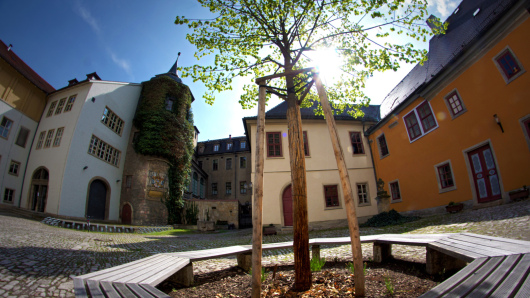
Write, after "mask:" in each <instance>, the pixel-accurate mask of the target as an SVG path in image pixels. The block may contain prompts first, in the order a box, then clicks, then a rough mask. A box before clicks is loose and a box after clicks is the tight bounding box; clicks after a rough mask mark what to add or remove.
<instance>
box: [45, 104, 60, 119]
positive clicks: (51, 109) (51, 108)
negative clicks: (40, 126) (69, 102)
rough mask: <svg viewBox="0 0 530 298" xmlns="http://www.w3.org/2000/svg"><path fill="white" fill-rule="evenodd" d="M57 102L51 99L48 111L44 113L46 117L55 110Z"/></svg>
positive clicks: (51, 114)
mask: <svg viewBox="0 0 530 298" xmlns="http://www.w3.org/2000/svg"><path fill="white" fill-rule="evenodd" d="M58 102H59V101H58V100H54V101H52V103H51V104H50V107H49V108H48V112H47V113H46V118H48V117H51V116H53V112H55V107H57V103H58Z"/></svg>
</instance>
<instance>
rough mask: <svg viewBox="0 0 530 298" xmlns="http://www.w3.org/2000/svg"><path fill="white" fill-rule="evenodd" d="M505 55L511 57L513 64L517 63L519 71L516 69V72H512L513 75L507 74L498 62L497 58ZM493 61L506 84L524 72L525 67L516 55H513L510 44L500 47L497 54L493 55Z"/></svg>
mask: <svg viewBox="0 0 530 298" xmlns="http://www.w3.org/2000/svg"><path fill="white" fill-rule="evenodd" d="M507 55H510V56H511V58H513V62H515V64H517V66H518V67H519V69H520V70H519V71H517V73H515V74H513V75H509V74H508V73H507V72H506V70H505V68H504V66H503V65H502V64H501V63H500V62H499V60H500V59H501V58H503V57H505V56H507ZM492 60H493V63H494V64H495V66H496V67H497V69H498V70H499V72H500V74H501V76H502V78H503V79H504V82H505V83H506V84H509V83H511V82H512V81H513V80H515V79H517V78H518V77H520V76H521V75H522V74H524V73H525V72H526V69H525V68H524V66H523V64H522V63H521V61H520V60H519V59H518V58H517V56H516V55H515V53H514V52H513V50H512V49H511V48H510V46H506V47H505V48H504V49H502V50H501V51H500V52H499V53H498V54H497V55H495V57H493V59H492Z"/></svg>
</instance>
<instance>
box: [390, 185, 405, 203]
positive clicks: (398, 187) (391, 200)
mask: <svg viewBox="0 0 530 298" xmlns="http://www.w3.org/2000/svg"><path fill="white" fill-rule="evenodd" d="M393 185H397V190H398V192H399V198H398V199H394V189H395V188H392V186H393ZM388 190H389V192H390V203H399V202H403V192H402V191H401V187H400V186H399V179H398V180H393V181H390V182H388Z"/></svg>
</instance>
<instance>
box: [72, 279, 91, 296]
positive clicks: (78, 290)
mask: <svg viewBox="0 0 530 298" xmlns="http://www.w3.org/2000/svg"><path fill="white" fill-rule="evenodd" d="M73 279H74V295H75V297H79V298H88V293H87V291H86V288H85V282H84V281H83V280H82V279H80V278H78V277H74V278H73Z"/></svg>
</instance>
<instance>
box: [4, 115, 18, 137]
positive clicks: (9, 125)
mask: <svg viewBox="0 0 530 298" xmlns="http://www.w3.org/2000/svg"><path fill="white" fill-rule="evenodd" d="M4 121H5V123H6V124H4ZM14 123H15V122H13V120H11V119H9V118H7V117H6V116H2V120H1V121H0V129H1V133H0V138H2V139H6V140H8V139H9V134H10V133H11V130H12V129H13V124H14ZM6 131H7V134H6V136H4V133H5V132H6Z"/></svg>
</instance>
